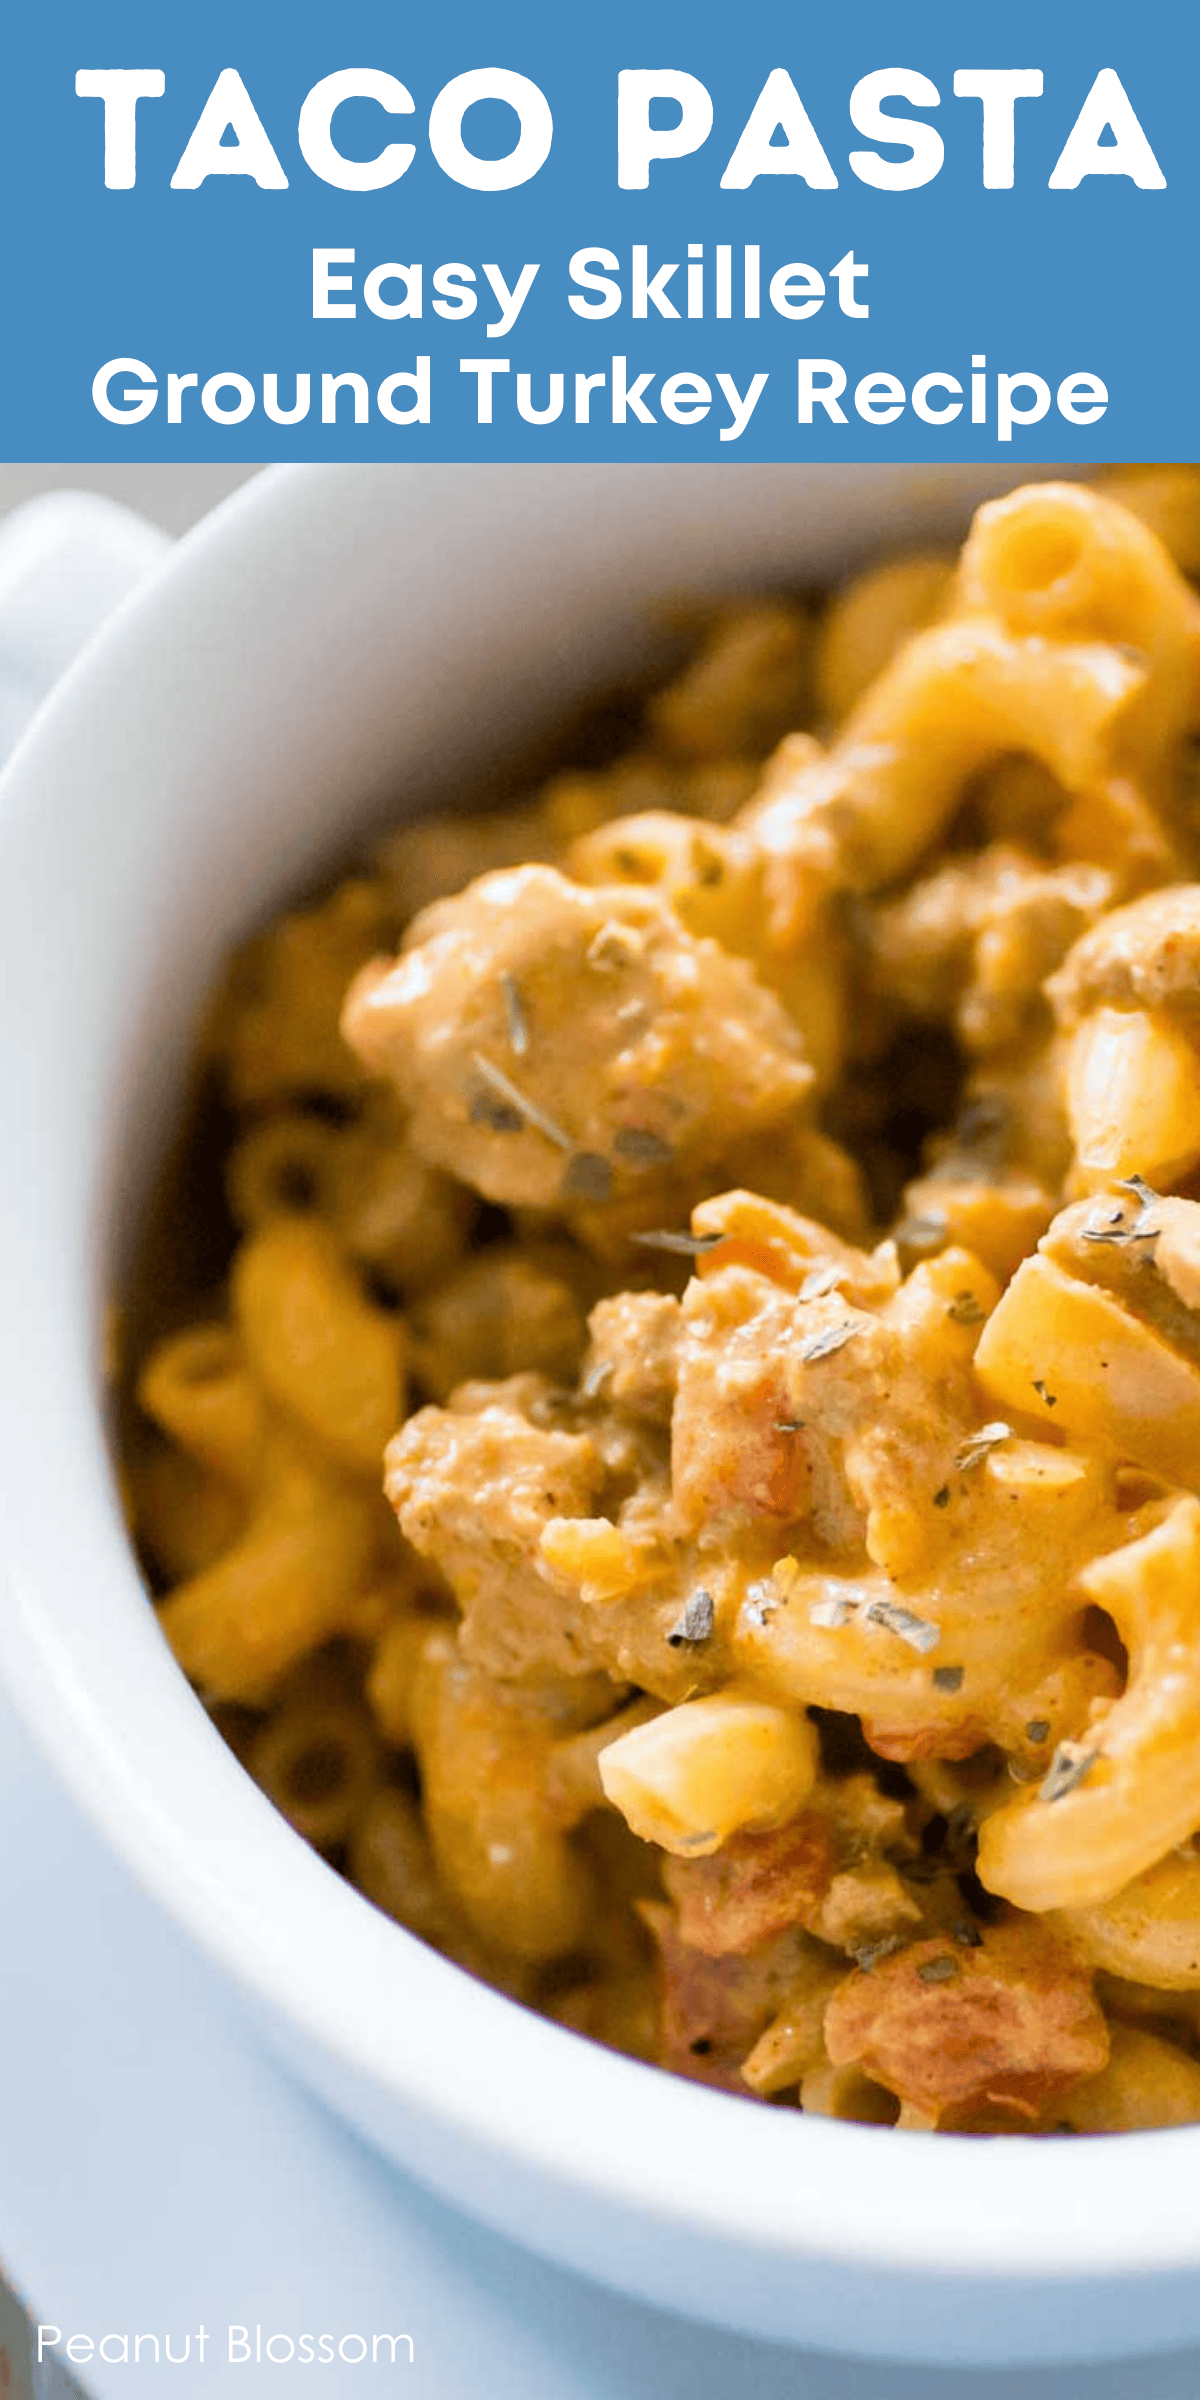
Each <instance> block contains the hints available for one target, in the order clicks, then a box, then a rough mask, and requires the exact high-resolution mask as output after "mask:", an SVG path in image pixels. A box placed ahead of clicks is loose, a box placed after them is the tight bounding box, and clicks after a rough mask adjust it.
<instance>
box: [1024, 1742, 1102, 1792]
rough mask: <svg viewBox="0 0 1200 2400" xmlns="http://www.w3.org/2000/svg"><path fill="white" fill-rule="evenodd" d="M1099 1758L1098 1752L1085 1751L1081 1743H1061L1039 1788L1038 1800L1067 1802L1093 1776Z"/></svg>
mask: <svg viewBox="0 0 1200 2400" xmlns="http://www.w3.org/2000/svg"><path fill="white" fill-rule="evenodd" d="M1099 1756H1100V1752H1099V1751H1098V1750H1085V1749H1084V1747H1083V1745H1082V1743H1081V1742H1060V1743H1059V1745H1058V1748H1057V1750H1056V1751H1055V1753H1054V1756H1053V1758H1052V1759H1051V1761H1050V1765H1049V1769H1048V1771H1047V1773H1046V1775H1045V1777H1044V1779H1043V1781H1042V1782H1041V1783H1040V1784H1039V1786H1038V1799H1039V1800H1050V1801H1054V1800H1065V1799H1066V1796H1067V1793H1068V1792H1073V1791H1074V1790H1075V1789H1076V1787H1077V1785H1079V1784H1081V1783H1082V1782H1083V1780H1084V1777H1085V1776H1086V1775H1090V1774H1091V1771H1092V1768H1093V1767H1094V1766H1095V1764H1096V1761H1097V1759H1098V1758H1099Z"/></svg>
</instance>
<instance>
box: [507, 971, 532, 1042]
mask: <svg viewBox="0 0 1200 2400" xmlns="http://www.w3.org/2000/svg"><path fill="white" fill-rule="evenodd" d="M500 989H501V991H502V992H503V994H504V1013H505V1015H506V1017H507V1018H508V1046H509V1049H510V1050H511V1051H512V1054H513V1057H514V1058H524V1057H525V1054H526V1052H527V1050H528V1048H529V1019H528V1017H527V1016H526V1014H525V1003H524V1001H523V1000H522V998H521V992H520V986H519V985H518V983H517V982H516V979H515V977H513V976H512V975H502V976H501V978H500Z"/></svg>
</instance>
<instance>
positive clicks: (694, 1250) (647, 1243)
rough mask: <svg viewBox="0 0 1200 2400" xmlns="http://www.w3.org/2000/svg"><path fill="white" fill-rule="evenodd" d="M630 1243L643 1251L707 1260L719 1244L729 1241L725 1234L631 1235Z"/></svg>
mask: <svg viewBox="0 0 1200 2400" xmlns="http://www.w3.org/2000/svg"><path fill="white" fill-rule="evenodd" d="M629 1238H630V1241H631V1242H636V1243H637V1244H638V1245H639V1247H640V1248H641V1249H643V1250H669V1251H670V1252H671V1254H672V1256H673V1257H676V1258H705V1257H707V1254H708V1252H709V1251H710V1250H715V1249H716V1247H717V1245H718V1243H719V1242H724V1241H727V1240H728V1238H729V1237H728V1235H727V1234H724V1233H672V1232H666V1233H631V1234H630V1237H629Z"/></svg>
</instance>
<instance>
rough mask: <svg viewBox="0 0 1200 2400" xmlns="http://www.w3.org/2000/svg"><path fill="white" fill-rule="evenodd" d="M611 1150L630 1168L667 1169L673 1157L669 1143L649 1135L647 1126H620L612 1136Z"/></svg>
mask: <svg viewBox="0 0 1200 2400" xmlns="http://www.w3.org/2000/svg"><path fill="white" fill-rule="evenodd" d="M613 1149H614V1150H615V1151H616V1154H617V1157H618V1158H623V1159H627V1160H628V1162H629V1165H630V1166H631V1167H646V1168H650V1167H669V1166H670V1164H671V1161H672V1159H673V1158H674V1156H675V1153H674V1151H673V1150H672V1148H671V1145H670V1143H669V1142H664V1141H663V1139H662V1136H661V1134H657V1133H651V1131H650V1128H649V1126H648V1125H622V1127H621V1129H620V1131H619V1133H615V1134H614V1135H613Z"/></svg>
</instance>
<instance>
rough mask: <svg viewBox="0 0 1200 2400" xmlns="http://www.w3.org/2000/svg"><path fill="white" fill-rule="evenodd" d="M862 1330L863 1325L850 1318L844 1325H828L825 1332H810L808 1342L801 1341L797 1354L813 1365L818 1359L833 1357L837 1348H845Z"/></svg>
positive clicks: (805, 1363) (806, 1363) (805, 1362)
mask: <svg viewBox="0 0 1200 2400" xmlns="http://www.w3.org/2000/svg"><path fill="white" fill-rule="evenodd" d="M860 1331H861V1327H860V1326H858V1325H857V1324H855V1323H854V1322H853V1320H852V1319H850V1318H847V1320H846V1322H845V1324H843V1325H827V1326H826V1327H825V1330H824V1332H823V1333H813V1334H810V1335H809V1338H808V1340H807V1341H806V1342H801V1344H800V1348H799V1351H798V1352H797V1356H798V1357H799V1358H800V1359H802V1360H803V1362H804V1365H805V1366H812V1365H813V1363H814V1361H815V1360H816V1359H818V1358H832V1356H833V1353H834V1351H835V1350H843V1349H844V1348H845V1346H846V1343H847V1342H852V1341H853V1339H854V1336H855V1334H856V1333H858V1332H860Z"/></svg>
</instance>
